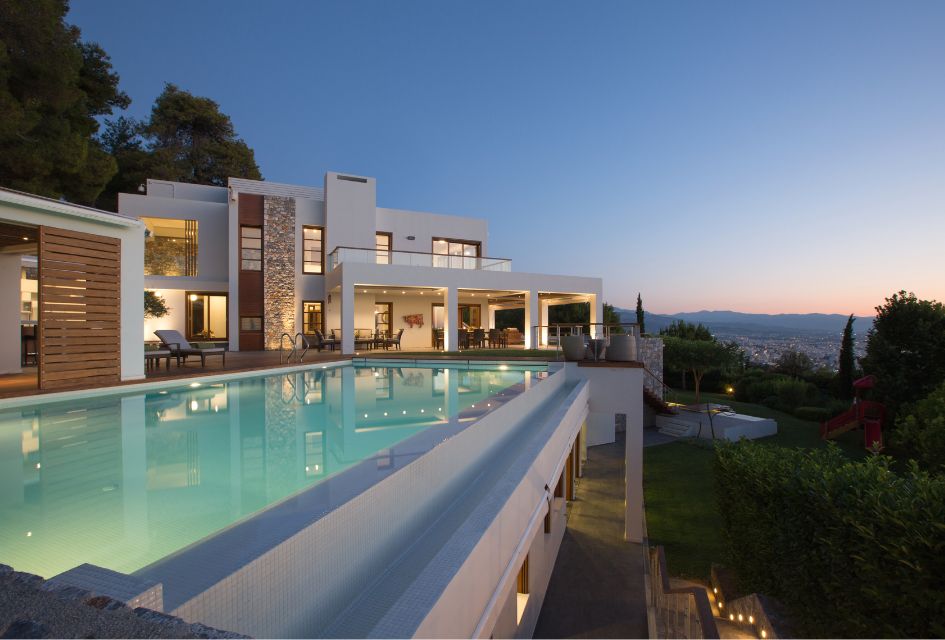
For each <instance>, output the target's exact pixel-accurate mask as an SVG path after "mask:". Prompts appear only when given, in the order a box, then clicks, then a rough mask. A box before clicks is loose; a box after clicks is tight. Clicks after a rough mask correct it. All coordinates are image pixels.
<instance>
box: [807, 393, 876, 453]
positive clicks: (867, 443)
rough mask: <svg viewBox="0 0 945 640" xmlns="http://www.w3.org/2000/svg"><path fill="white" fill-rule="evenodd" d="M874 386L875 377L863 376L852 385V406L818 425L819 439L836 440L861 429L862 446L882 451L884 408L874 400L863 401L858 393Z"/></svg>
mask: <svg viewBox="0 0 945 640" xmlns="http://www.w3.org/2000/svg"><path fill="white" fill-rule="evenodd" d="M875 386H876V376H872V375H870V376H864V377H862V378H860V379H859V380H857V381H855V382H854V383H853V393H854V396H853V406H851V407H850V408H849V409H847V410H846V411H844V412H843V413H841V414H840V415H838V416H834V417H833V418H831V419H830V420H827V421H826V422H824V423H822V424H821V425H820V437H821V438H824V439H825V440H827V439H832V438H836V437H837V436H839V435H840V434H842V433H846V432H847V431H852V430H853V429H857V428H860V427H862V428H863V446H864V447H866V448H867V449H869V450H871V451H873V450H876V451H882V449H883V422H885V421H886V407H885V406H884V405H883V404H882V403H880V402H876V401H874V400H864V399H862V398H861V397H860V393H862V392H864V391H867V390H869V389H872V388H873V387H875Z"/></svg>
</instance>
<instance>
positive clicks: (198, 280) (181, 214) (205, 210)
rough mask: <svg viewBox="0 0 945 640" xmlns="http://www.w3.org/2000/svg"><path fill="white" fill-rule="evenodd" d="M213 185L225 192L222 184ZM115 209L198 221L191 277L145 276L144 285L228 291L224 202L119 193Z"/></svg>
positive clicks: (137, 214) (133, 214)
mask: <svg viewBox="0 0 945 640" xmlns="http://www.w3.org/2000/svg"><path fill="white" fill-rule="evenodd" d="M174 184H177V183H174ZM194 186H200V185H194ZM214 188H215V189H219V190H221V191H222V192H223V193H224V194H225V193H226V190H225V189H223V188H222V187H214ZM178 191H179V190H178ZM118 212H119V213H121V214H124V215H128V216H134V217H141V216H145V217H150V218H169V219H175V220H196V221H197V275H196V276H194V277H189V276H147V277H146V278H145V286H146V287H147V288H149V289H186V290H188V291H226V290H227V282H228V280H229V269H228V265H227V256H228V242H227V229H228V226H229V225H228V222H227V218H228V215H229V213H228V210H227V205H226V203H225V202H223V203H220V202H206V201H202V200H185V199H182V198H181V197H180V196H178V197H175V198H165V197H159V196H153V195H148V196H143V195H138V194H129V193H120V194H118Z"/></svg>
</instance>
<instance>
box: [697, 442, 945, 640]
mask: <svg viewBox="0 0 945 640" xmlns="http://www.w3.org/2000/svg"><path fill="white" fill-rule="evenodd" d="M889 464H890V459H889V458H886V457H883V456H874V457H871V458H868V459H866V460H864V461H862V462H851V461H849V460H848V459H847V458H845V457H844V456H843V454H842V453H841V452H840V451H839V449H838V448H837V447H836V446H834V445H831V446H829V447H826V448H823V449H815V450H802V449H783V448H775V447H770V446H766V445H763V444H758V443H752V442H741V443H738V444H735V443H718V444H717V445H716V448H715V478H716V483H717V486H716V491H717V498H718V501H719V507H720V513H721V516H722V529H723V531H722V533H723V537H724V539H725V543H726V546H727V549H728V554H729V561H730V563H731V565H732V567H733V568H734V569H735V571H736V574H737V576H738V580H739V582H740V587H741V588H742V589H743V590H744V591H745V592H752V591H755V592H761V593H765V594H767V595H769V596H774V597H776V598H778V599H780V600H781V601H782V602H783V603H784V604H785V605H786V606H787V607H788V608H789V609H790V610H791V612H792V614H793V616H794V622H795V623H796V625H797V627H798V630H799V631H800V632H801V635H804V636H812V637H876V636H891V637H929V636H936V637H941V636H943V635H945V598H942V590H943V578H942V576H943V575H945V553H942V550H943V548H945V476H935V475H930V474H928V473H925V472H923V471H920V470H919V469H918V467H917V466H916V465H915V464H913V465H912V466H911V467H910V469H909V470H908V472H906V473H903V474H896V473H894V472H893V471H892V470H891V469H890V467H889Z"/></svg>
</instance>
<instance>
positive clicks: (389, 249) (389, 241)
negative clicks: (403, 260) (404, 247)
mask: <svg viewBox="0 0 945 640" xmlns="http://www.w3.org/2000/svg"><path fill="white" fill-rule="evenodd" d="M378 236H385V237H386V238H387V249H381V246H380V245H379V244H378V242H377V239H378ZM382 251H384V252H386V253H387V262H381V260H380V255H381V252H382ZM393 252H394V234H393V233H392V232H390V231H375V232H374V254H375V260H376V261H377V264H391V263H392V262H393V255H392V254H393Z"/></svg>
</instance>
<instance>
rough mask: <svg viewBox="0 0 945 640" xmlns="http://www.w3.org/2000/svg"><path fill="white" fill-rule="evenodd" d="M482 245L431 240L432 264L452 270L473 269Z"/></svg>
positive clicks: (449, 240) (448, 240)
mask: <svg viewBox="0 0 945 640" xmlns="http://www.w3.org/2000/svg"><path fill="white" fill-rule="evenodd" d="M481 250H482V243H480V242H475V241H473V240H451V239H449V238H433V254H434V256H433V264H434V266H437V267H450V268H452V269H475V268H476V267H477V264H476V263H477V262H478V260H477V259H478V258H479V257H480V252H481Z"/></svg>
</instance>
